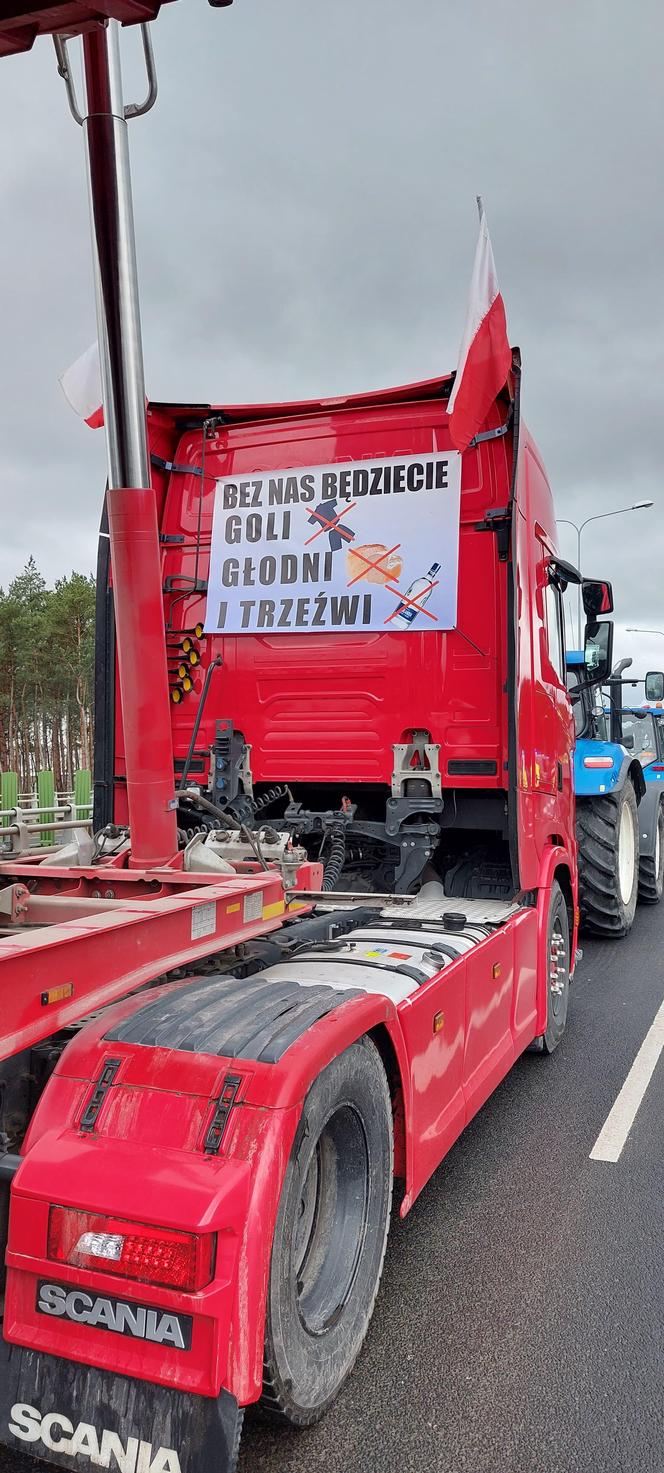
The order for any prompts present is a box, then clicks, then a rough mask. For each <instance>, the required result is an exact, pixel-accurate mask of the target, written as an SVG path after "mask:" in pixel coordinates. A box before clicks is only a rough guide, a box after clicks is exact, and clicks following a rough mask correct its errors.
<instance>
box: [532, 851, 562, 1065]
mask: <svg viewBox="0 0 664 1473" xmlns="http://www.w3.org/2000/svg"><path fill="white" fill-rule="evenodd" d="M570 946H571V938H570V929H569V915H568V913H567V905H566V902H565V896H564V895H563V892H562V890H561V888H560V885H559V884H558V881H557V880H554V882H553V884H552V886H551V900H550V903H549V929H548V936H547V991H546V1032H545V1033H543V1034H541V1036H540V1037H539V1038H536V1039H534V1041H533V1043H532V1044H531V1045H530V1047H531V1050H532V1052H533V1053H537V1054H552V1053H553V1051H554V1049H557V1047H558V1044H559V1043H560V1040H561V1038H562V1036H563V1033H564V1032H565V1025H566V1023H567V1008H568V1005H569V979H570Z"/></svg>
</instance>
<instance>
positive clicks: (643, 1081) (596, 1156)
mask: <svg viewBox="0 0 664 1473" xmlns="http://www.w3.org/2000/svg"><path fill="white" fill-rule="evenodd" d="M663 1048H664V1002H663V1003H662V1006H661V1007H660V1009H659V1012H658V1013H657V1014H656V1016H655V1019H654V1022H653V1023H652V1024H651V1026H650V1028H649V1029H648V1032H647V1033H646V1036H645V1038H644V1040H643V1043H642V1044H641V1047H640V1049H639V1052H638V1054H637V1056H636V1058H635V1060H634V1063H633V1064H632V1067H631V1069H630V1071H629V1074H628V1075H627V1078H626V1080H625V1083H624V1084H623V1087H622V1089H621V1091H620V1094H619V1095H618V1096H617V1098H616V1100H615V1102H614V1104H613V1106H612V1108H611V1109H610V1111H609V1113H608V1115H607V1117H606V1120H605V1121H604V1124H603V1126H602V1129H601V1130H600V1133H599V1135H598V1137H597V1140H596V1141H595V1144H594V1146H593V1148H592V1151H591V1152H590V1160H591V1161H618V1160H619V1159H620V1154H621V1151H622V1148H623V1146H624V1144H625V1141H626V1140H627V1137H628V1135H629V1133H630V1130H631V1129H632V1126H633V1124H634V1121H635V1119H636V1113H637V1110H638V1108H639V1106H640V1104H641V1101H642V1099H643V1096H644V1094H645V1092H646V1090H647V1088H648V1085H649V1084H650V1081H651V1079H652V1076H653V1074H654V1071H655V1065H656V1063H657V1060H658V1059H659V1056H660V1054H661V1052H662V1049H663Z"/></svg>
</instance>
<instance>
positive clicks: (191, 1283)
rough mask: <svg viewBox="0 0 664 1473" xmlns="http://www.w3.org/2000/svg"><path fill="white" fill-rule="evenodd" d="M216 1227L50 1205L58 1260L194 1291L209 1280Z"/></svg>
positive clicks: (52, 1246)
mask: <svg viewBox="0 0 664 1473" xmlns="http://www.w3.org/2000/svg"><path fill="white" fill-rule="evenodd" d="M214 1243H215V1238H214V1234H212V1233H204V1234H201V1235H200V1236H199V1235H198V1234H196V1233H184V1232H180V1231H179V1230H177V1229H173V1228H161V1227H152V1226H150V1225H149V1224H147V1223H142V1222H127V1221H125V1219H124V1218H121V1217H104V1216H102V1215H101V1214H100V1213H97V1212H77V1211H75V1210H74V1209H73V1208H71V1207H51V1209H50V1211H49V1216H48V1250H47V1251H48V1256H49V1258H51V1259H53V1261H54V1262H55V1263H69V1264H71V1265H72V1266H75V1267H78V1268H96V1269H102V1270H103V1269H105V1270H106V1271H107V1272H108V1273H113V1274H121V1275H122V1276H123V1278H127V1279H137V1280H138V1281H139V1283H142V1284H164V1285H166V1286H168V1288H171V1289H184V1290H188V1291H192V1290H194V1289H202V1288H203V1285H204V1284H209V1282H210V1279H211V1278H212V1272H213V1267H214Z"/></svg>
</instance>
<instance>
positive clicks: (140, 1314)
mask: <svg viewBox="0 0 664 1473" xmlns="http://www.w3.org/2000/svg"><path fill="white" fill-rule="evenodd" d="M37 1310H38V1312H39V1314H51V1315H56V1316H58V1315H63V1316H64V1318H65V1319H68V1320H74V1321H75V1322H77V1323H78V1324H81V1325H97V1326H100V1327H101V1328H102V1329H104V1330H113V1331H115V1333H116V1335H133V1336H134V1339H136V1340H152V1341H153V1342H154V1344H155V1345H173V1346H175V1348H176V1349H177V1350H188V1349H189V1347H190V1345H191V1325H192V1322H191V1318H190V1317H189V1316H183V1315H177V1314H169V1313H162V1311H161V1310H158V1309H149V1308H147V1306H146V1305H143V1304H128V1303H125V1302H124V1301H123V1300H121V1299H109V1298H103V1297H101V1296H99V1295H98V1296H97V1297H96V1298H93V1297H92V1295H90V1294H86V1293H85V1292H84V1291H83V1290H82V1289H69V1290H67V1289H65V1288H64V1287H63V1286H62V1285H61V1284H44V1283H42V1284H39V1287H38V1294H37Z"/></svg>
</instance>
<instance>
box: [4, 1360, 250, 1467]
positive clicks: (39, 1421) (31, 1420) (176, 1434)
mask: <svg viewBox="0 0 664 1473" xmlns="http://www.w3.org/2000/svg"><path fill="white" fill-rule="evenodd" d="M242 1417H243V1412H242V1410H241V1409H240V1408H239V1407H238V1404H237V1402H236V1401H235V1398H234V1397H232V1396H231V1395H230V1394H229V1392H227V1391H222V1392H221V1393H220V1395H219V1396H218V1397H207V1396H195V1395H192V1394H191V1393H189V1392H184V1391H175V1390H173V1389H171V1388H170V1387H166V1386H155V1385H153V1384H152V1383H151V1382H149V1381H136V1380H133V1379H130V1378H129V1377H127V1376H116V1375H114V1374H113V1372H112V1371H100V1370H97V1369H96V1368H95V1367H94V1366H84V1365H78V1364H76V1363H75V1362H74V1361H69V1360H61V1359H60V1358H59V1357H57V1356H53V1355H43V1354H42V1353H41V1352H40V1351H36V1350H25V1349H23V1348H22V1347H21V1346H16V1345H7V1343H6V1342H5V1341H4V1340H2V1339H0V1444H4V1445H5V1446H6V1447H9V1448H12V1449H13V1451H14V1452H22V1453H27V1454H28V1455H29V1456H31V1457H33V1458H34V1457H38V1458H43V1459H44V1460H45V1461H46V1462H49V1463H56V1464H57V1465H58V1467H60V1468H68V1469H70V1470H72V1473H74V1470H77V1473H94V1469H95V1468H99V1467H101V1468H108V1469H110V1470H111V1473H119V1470H120V1469H124V1470H125V1473H234V1470H235V1467H236V1463H237V1453H238V1448H239V1444H240V1434H241V1431H242ZM44 1419H46V1421H44ZM12 1429H14V1430H12ZM44 1435H45V1436H46V1441H44ZM49 1444H50V1445H49ZM72 1444H73V1446H72Z"/></svg>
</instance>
